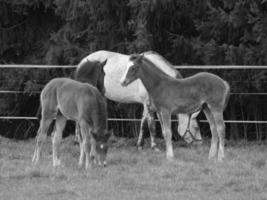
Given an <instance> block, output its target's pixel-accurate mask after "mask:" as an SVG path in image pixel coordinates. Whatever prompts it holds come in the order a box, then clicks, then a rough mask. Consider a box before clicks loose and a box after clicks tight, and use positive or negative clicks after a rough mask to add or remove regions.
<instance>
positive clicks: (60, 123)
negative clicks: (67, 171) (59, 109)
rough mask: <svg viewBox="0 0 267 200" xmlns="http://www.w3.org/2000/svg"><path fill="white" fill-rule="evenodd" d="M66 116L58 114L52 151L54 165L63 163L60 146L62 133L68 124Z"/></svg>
mask: <svg viewBox="0 0 267 200" xmlns="http://www.w3.org/2000/svg"><path fill="white" fill-rule="evenodd" d="M66 122H67V120H66V118H65V117H64V116H63V115H61V114H58V115H57V117H56V131H55V133H54V135H53V137H52V152H53V166H54V167H56V166H59V165H60V164H61V162H60V160H59V158H58V147H59V144H60V142H61V140H62V133H63V130H64V128H65V125H66Z"/></svg>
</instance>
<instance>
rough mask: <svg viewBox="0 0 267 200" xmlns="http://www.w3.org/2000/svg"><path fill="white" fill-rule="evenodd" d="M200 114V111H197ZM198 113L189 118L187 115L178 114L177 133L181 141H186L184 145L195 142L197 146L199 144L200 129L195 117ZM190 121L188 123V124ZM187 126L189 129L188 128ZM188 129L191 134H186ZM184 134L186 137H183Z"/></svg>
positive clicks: (200, 139)
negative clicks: (181, 138)
mask: <svg viewBox="0 0 267 200" xmlns="http://www.w3.org/2000/svg"><path fill="white" fill-rule="evenodd" d="M199 112H200V111H199ZM199 112H195V113H193V114H192V115H191V117H190V116H189V115H188V114H178V115H177V118H178V122H179V124H178V133H179V135H180V136H181V137H183V139H184V140H185V141H186V143H188V144H191V143H192V142H197V143H198V144H199V143H201V141H202V137H201V134H200V128H199V125H198V122H197V119H196V117H197V115H198V114H199ZM189 120H190V122H189ZM188 125H189V127H188ZM188 128H189V131H190V132H191V134H186V132H187V129H188ZM185 134H186V135H185Z"/></svg>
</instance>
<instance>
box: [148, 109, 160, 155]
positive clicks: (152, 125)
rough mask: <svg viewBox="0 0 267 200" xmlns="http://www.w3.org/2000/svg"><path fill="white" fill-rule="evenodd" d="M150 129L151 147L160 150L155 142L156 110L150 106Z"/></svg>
mask: <svg viewBox="0 0 267 200" xmlns="http://www.w3.org/2000/svg"><path fill="white" fill-rule="evenodd" d="M147 116H148V117H147V122H148V129H149V133H150V140H151V148H152V149H154V150H155V151H157V152H159V151H160V150H159V149H158V148H157V144H156V142H155V138H156V123H155V111H154V110H153V109H151V107H150V106H148V115H147Z"/></svg>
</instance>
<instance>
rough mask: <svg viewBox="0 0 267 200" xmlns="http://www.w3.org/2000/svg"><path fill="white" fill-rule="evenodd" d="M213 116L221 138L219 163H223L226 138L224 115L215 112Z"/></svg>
mask: <svg viewBox="0 0 267 200" xmlns="http://www.w3.org/2000/svg"><path fill="white" fill-rule="evenodd" d="M213 116H214V119H215V123H216V128H217V132H218V136H219V151H218V161H222V160H223V158H224V138H225V124H224V120H223V113H222V112H213Z"/></svg>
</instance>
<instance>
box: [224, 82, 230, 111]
mask: <svg viewBox="0 0 267 200" xmlns="http://www.w3.org/2000/svg"><path fill="white" fill-rule="evenodd" d="M225 86H226V91H225V100H224V107H223V109H224V110H225V108H226V106H227V104H228V102H229V99H230V85H229V84H228V83H227V82H226V81H225Z"/></svg>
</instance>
